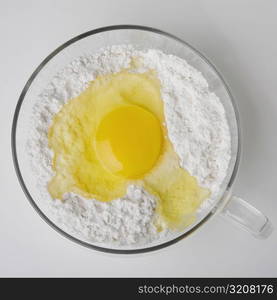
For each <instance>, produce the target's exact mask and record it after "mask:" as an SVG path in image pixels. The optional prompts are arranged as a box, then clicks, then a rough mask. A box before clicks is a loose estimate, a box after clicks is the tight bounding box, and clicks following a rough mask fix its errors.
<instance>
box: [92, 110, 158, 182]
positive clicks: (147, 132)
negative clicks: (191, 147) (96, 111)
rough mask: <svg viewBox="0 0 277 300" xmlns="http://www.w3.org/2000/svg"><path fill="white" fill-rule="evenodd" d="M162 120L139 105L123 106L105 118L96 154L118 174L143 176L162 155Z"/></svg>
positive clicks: (96, 143) (97, 140) (129, 176)
mask: <svg viewBox="0 0 277 300" xmlns="http://www.w3.org/2000/svg"><path fill="white" fill-rule="evenodd" d="M161 147H162V131H161V127H160V122H159V120H158V119H157V118H156V117H155V116H154V115H153V114H152V113H151V112H149V111H147V110H146V109H143V108H141V107H140V106H137V105H123V106H120V107H118V108H116V109H115V110H113V111H111V112H110V113H108V114H107V115H106V116H104V117H103V119H102V121H101V122H100V124H99V126H98V128H97V131H96V142H95V148H96V154H97V157H98V158H99V160H100V161H101V162H102V164H103V165H104V166H105V167H106V168H107V169H108V170H110V171H111V172H112V173H114V174H118V175H122V176H123V177H125V178H130V179H135V178H140V177H141V176H142V175H143V174H145V173H147V172H149V170H151V169H152V167H153V166H154V164H155V163H156V161H157V159H158V158H159V156H160V153H161Z"/></svg>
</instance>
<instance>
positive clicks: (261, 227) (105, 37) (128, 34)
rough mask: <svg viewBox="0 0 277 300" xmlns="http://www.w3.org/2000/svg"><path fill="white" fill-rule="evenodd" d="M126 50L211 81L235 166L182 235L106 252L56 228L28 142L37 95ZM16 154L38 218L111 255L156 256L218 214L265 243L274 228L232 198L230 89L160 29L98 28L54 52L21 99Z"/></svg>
mask: <svg viewBox="0 0 277 300" xmlns="http://www.w3.org/2000/svg"><path fill="white" fill-rule="evenodd" d="M122 44H132V45H134V46H135V47H137V48H139V49H149V48H154V49H160V50H162V51H163V52H165V53H168V54H174V55H176V56H179V57H181V58H183V59H185V60H186V61H187V62H188V63H189V64H191V65H192V66H194V67H195V68H196V69H198V70H199V71H200V72H201V73H202V74H203V75H204V77H205V78H206V79H207V81H208V84H209V86H210V90H211V91H213V92H214V93H216V95H217V96H218V97H219V98H220V100H221V102H222V104H223V105H224V108H225V111H226V115H227V119H228V123H229V127H230V131H231V141H232V143H231V147H232V149H231V161H230V164H229V168H228V172H227V175H226V178H225V180H224V182H223V183H222V185H221V189H220V193H219V194H218V195H217V198H216V199H214V201H213V204H211V205H210V206H208V205H207V206H206V207H205V209H203V210H201V212H200V213H198V215H197V220H196V221H195V223H193V224H192V225H191V226H189V227H188V228H186V229H185V230H184V231H183V232H179V233H176V234H175V235H173V236H172V235H171V236H169V237H168V238H167V239H165V240H162V241H161V240H159V241H156V242H153V243H152V244H147V245H146V246H140V247H136V248H134V247H126V248H116V247H113V248H104V247H103V246H102V245H101V244H100V243H90V242H88V241H84V240H80V239H79V238H78V237H76V236H72V235H70V234H68V233H67V232H65V231H63V230H62V229H61V228H59V227H58V226H57V225H56V224H54V222H53V221H52V220H51V217H50V216H48V215H47V212H46V210H45V208H44V203H43V201H42V198H41V197H40V193H39V191H38V189H37V185H36V178H35V176H34V175H32V174H33V172H32V171H31V169H30V164H29V159H28V155H27V153H26V151H25V150H26V148H25V145H26V141H27V139H28V124H29V120H30V117H31V114H32V108H33V105H34V103H35V102H36V101H37V99H38V97H37V96H38V94H39V93H40V92H41V91H42V90H43V88H45V86H46V85H47V83H49V82H50V81H51V79H52V77H53V76H54V75H55V74H56V73H57V72H58V71H60V70H61V69H62V68H63V67H65V66H66V65H67V64H68V63H70V62H71V61H72V60H73V59H75V58H76V57H79V56H81V55H83V54H86V53H93V52H96V51H97V50H99V49H100V48H103V47H107V46H111V45H122ZM12 152H13V159H14V166H15V169H16V172H17V176H18V179H19V181H20V184H21V186H22V188H23V190H24V192H25V194H26V196H27V198H28V199H29V201H30V203H31V204H32V205H33V207H34V208H35V209H36V211H37V212H38V213H39V214H40V216H41V217H42V218H43V219H44V220H45V221H46V222H47V223H48V224H49V225H51V226H52V227H53V228H54V229H55V230H57V231H58V232H60V233H61V234H63V235H64V236H66V237H68V238H70V239H71V240H73V241H75V242H77V243H79V244H81V245H84V246H87V247H90V248H93V249H97V250H101V251H106V252H113V253H140V252H146V251H152V250H156V249H159V248H162V247H165V246H168V245H171V244H173V243H175V242H177V241H179V240H181V239H183V238H184V237H186V236H188V235H189V234H190V233H192V232H194V231H195V230H196V229H197V228H198V227H199V226H201V225H203V224H205V223H206V222H207V220H209V219H210V218H211V217H212V216H213V215H215V214H217V213H220V214H221V215H222V216H225V217H227V218H229V219H232V220H233V221H235V222H236V223H237V224H240V225H241V226H242V227H243V228H244V229H247V230H248V231H250V232H251V233H253V234H254V235H255V236H259V237H260V236H262V237H266V236H267V235H269V233H270V231H271V226H270V223H269V221H268V219H267V218H266V217H265V216H264V215H263V214H262V213H260V212H259V211H257V210H256V209H255V208H253V207H252V206H250V205H249V204H246V202H244V201H243V200H240V199H239V198H235V197H233V196H231V194H230V188H231V186H232V184H233V181H234V178H235V176H236V174H237V169H238V163H239V158H240V129H239V120H238V111H237V109H236V106H235V103H234V101H233V98H232V96H231V93H230V91H229V89H228V87H227V85H226V83H225V82H224V80H223V78H222V76H221V75H220V74H219V73H218V71H217V70H216V69H215V67H214V66H213V65H212V64H211V63H210V62H209V61H208V60H207V59H206V58H205V57H204V56H203V55H202V54H200V53H199V52H198V51H197V50H195V49H194V48H193V47H192V46H190V45H189V44H187V43H186V42H184V41H182V40H180V39H178V38H176V37H174V36H172V35H170V34H168V33H165V32H162V31H160V30H157V29H153V28H148V27H142V26H132V25H120V26H111V27H105V28H100V29H96V30H92V31H89V32H86V33H84V34H81V35H79V36H77V37H75V38H73V39H71V40H69V41H68V42H66V43H65V44H63V45H62V46H60V47H59V48H58V49H56V50H55V51H54V52H52V53H51V54H50V55H49V56H48V57H47V58H46V59H45V60H44V61H43V62H42V63H41V64H40V65H39V66H38V68H37V69H36V70H35V71H34V73H33V74H32V75H31V77H30V79H29V80H28V82H27V83H26V85H25V87H24V89H23V91H22V93H21V95H20V98H19V100H18V104H17V107H16V110H15V114H14V121H13V128H12Z"/></svg>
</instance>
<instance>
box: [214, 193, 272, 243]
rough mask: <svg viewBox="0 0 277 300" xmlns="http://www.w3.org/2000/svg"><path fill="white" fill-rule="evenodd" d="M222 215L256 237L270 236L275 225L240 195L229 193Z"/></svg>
mask: <svg viewBox="0 0 277 300" xmlns="http://www.w3.org/2000/svg"><path fill="white" fill-rule="evenodd" d="M226 200H227V201H225V205H224V206H223V207H222V208H221V211H220V215H221V216H223V217H224V218H226V219H228V220H231V221H232V222H233V223H235V224H238V225H239V226H240V227H241V228H243V229H244V230H246V231H248V232H250V233H251V234H253V235H254V236H255V237H256V238H259V239H265V238H267V237H269V236H270V234H271V233H272V231H273V226H272V223H271V222H270V220H269V219H268V218H267V217H266V216H265V215H264V214H263V213H261V212H260V211H259V210H257V209H256V208H255V207H253V206H252V205H250V204H249V203H247V202H246V201H244V200H242V199H241V198H239V197H236V196H233V195H231V194H229V195H228V196H227V197H226Z"/></svg>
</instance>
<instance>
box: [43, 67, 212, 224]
mask: <svg viewBox="0 0 277 300" xmlns="http://www.w3.org/2000/svg"><path fill="white" fill-rule="evenodd" d="M48 139H49V147H50V149H51V150H52V151H53V153H54V157H53V171H54V173H55V175H54V176H53V178H52V180H51V181H50V182H49V184H48V190H49V192H50V194H51V196H52V197H53V198H57V199H62V198H63V195H64V194H65V193H67V192H74V193H77V194H79V195H81V196H83V197H86V198H94V199H97V200H99V201H111V200H113V199H116V198H120V197H123V196H124V195H125V194H126V189H127V186H128V185H129V184H136V185H139V186H142V187H143V188H144V189H145V190H146V191H148V192H149V193H150V194H152V195H154V196H155V197H156V198H157V200H158V204H157V213H158V214H159V216H160V217H161V219H162V220H163V221H165V222H166V224H167V225H168V226H169V227H171V228H177V227H180V226H187V225H189V224H191V223H192V222H193V219H194V216H195V212H196V210H197V208H198V207H199V205H200V204H201V202H202V201H203V199H205V198H206V197H208V195H209V191H208V190H206V189H203V188H201V187H200V186H199V185H198V183H197V180H196V178H194V177H192V176H191V175H190V174H189V173H188V172H187V171H186V170H184V169H183V168H181V167H180V165H179V157H178V155H177V154H176V153H175V151H174V148H173V146H172V145H171V143H170V141H169V139H168V136H167V130H166V126H165V118H164V111H163V101H162V99H161V95H160V84H159V80H158V79H157V78H156V76H155V74H154V73H153V72H147V73H143V74H134V73H129V72H128V70H125V71H122V72H120V73H117V74H112V75H106V76H102V77H98V78H97V79H95V80H94V81H93V82H92V83H91V84H90V85H89V87H88V88H87V89H86V90H85V91H84V92H83V93H81V94H80V95H79V96H78V97H76V98H74V99H72V100H70V101H69V102H68V103H67V104H65V105H64V106H63V107H62V109H61V110H60V112H59V113H58V114H57V115H56V116H55V117H54V119H53V123H52V125H51V127H50V129H49V133H48Z"/></svg>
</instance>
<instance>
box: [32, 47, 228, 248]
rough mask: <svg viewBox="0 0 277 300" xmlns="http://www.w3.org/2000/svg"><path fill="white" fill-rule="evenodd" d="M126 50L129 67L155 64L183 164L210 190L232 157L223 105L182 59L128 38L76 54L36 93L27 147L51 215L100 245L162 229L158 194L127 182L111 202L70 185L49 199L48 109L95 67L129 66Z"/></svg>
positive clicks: (142, 238) (142, 240)
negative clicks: (139, 47) (157, 218)
mask: <svg viewBox="0 0 277 300" xmlns="http://www.w3.org/2000/svg"><path fill="white" fill-rule="evenodd" d="M132 57H137V58H138V60H139V61H140V63H141V65H142V66H141V67H140V68H139V70H133V71H135V72H144V71H146V70H149V69H154V70H156V72H157V75H158V78H159V79H160V81H161V94H162V99H163V101H164V104H165V117H166V125H167V129H168V135H169V138H170V140H171V142H172V144H173V146H174V148H175V151H176V152H177V154H178V155H179V157H180V159H181V165H182V167H183V168H185V169H186V170H188V171H189V172H190V174H191V175H193V176H195V177H196V178H197V180H198V182H199V184H200V185H202V186H203V187H207V188H209V189H210V190H211V193H212V196H211V198H213V197H215V195H216V193H217V192H218V189H219V187H220V184H221V183H222V181H223V180H224V177H225V174H226V171H227V168H228V164H229V161H230V149H231V145H230V132H229V128H228V124H227V120H226V117H225V111H224V108H223V106H222V104H221V102H220V101H219V99H218V98H217V96H216V95H215V94H214V93H211V92H210V91H209V89H208V84H207V82H206V80H205V79H204V78H203V76H202V75H201V73H199V72H198V71H197V70H195V69H194V68H193V67H191V66H190V65H188V64H187V63H186V62H185V61H184V60H182V59H180V58H177V57H175V56H172V55H166V54H164V53H162V52H160V51H157V50H148V51H137V50H135V49H134V48H132V47H131V46H113V47H111V48H109V49H105V50H102V51H100V52H99V53H96V54H93V55H88V56H84V57H80V58H77V59H76V60H75V61H73V62H72V63H71V64H70V65H68V66H67V67H66V68H65V69H63V70H62V71H61V72H60V73H58V74H57V75H56V76H55V77H54V78H53V80H52V81H51V83H50V84H49V86H48V87H47V88H46V89H45V90H44V91H43V92H42V93H41V95H40V96H39V97H38V101H37V104H36V105H35V107H34V118H33V122H32V126H31V127H32V128H31V131H32V132H31V138H30V140H29V143H28V148H29V149H30V154H31V156H32V164H33V166H34V172H35V174H36V176H37V178H38V188H39V189H40V192H41V197H42V198H43V200H44V204H45V205H44V206H45V209H46V210H47V213H48V214H49V217H50V219H51V220H53V222H54V223H56V224H57V225H58V226H60V227H61V228H62V229H64V230H65V231H66V232H68V233H71V234H73V235H75V236H76V237H79V238H81V239H84V240H86V241H90V242H103V243H105V244H106V245H110V244H113V245H118V246H124V245H142V244H146V243H149V242H151V241H153V240H156V239H158V238H160V237H161V235H166V234H167V230H164V231H163V232H162V233H157V231H156V228H155V226H154V225H153V223H154V219H155V207H156V200H155V199H154V197H152V196H151V195H149V194H148V193H146V192H145V191H144V190H143V189H142V188H140V187H135V186H129V188H128V191H127V194H126V196H125V197H124V198H121V199H115V200H113V201H111V202H109V203H102V202H99V201H97V200H94V199H83V198H82V197H80V196H78V195H74V194H72V193H68V194H67V195H65V196H64V202H62V201H60V200H53V199H51V198H50V195H49V193H48V191H47V187H46V185H47V182H48V181H49V179H50V178H51V176H52V175H53V174H52V170H51V158H52V153H51V152H50V150H49V148H48V139H47V132H48V128H49V125H50V124H51V120H52V117H53V115H54V114H55V113H57V112H58V111H59V110H60V108H61V107H62V105H63V104H64V103H66V102H67V101H68V100H70V99H71V98H73V97H76V96H77V95H79V94H80V93H81V92H82V91H83V90H84V89H85V88H86V87H87V85H88V82H89V81H91V80H94V79H95V78H96V77H97V76H98V75H103V74H107V73H116V72H119V71H120V70H121V69H122V68H127V67H129V66H130V65H129V64H130V62H131V59H132ZM207 201H212V200H211V199H209V200H207Z"/></svg>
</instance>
